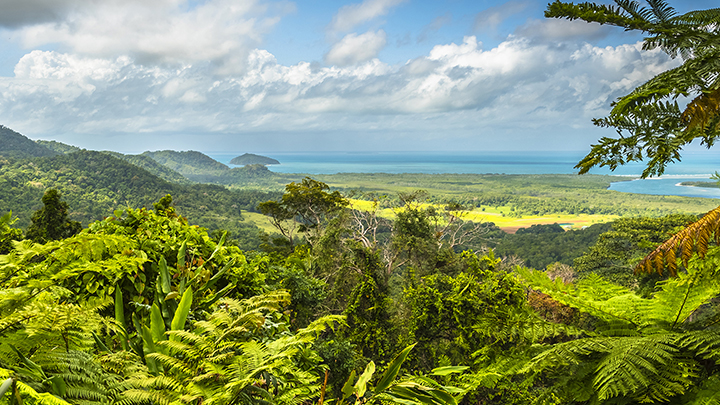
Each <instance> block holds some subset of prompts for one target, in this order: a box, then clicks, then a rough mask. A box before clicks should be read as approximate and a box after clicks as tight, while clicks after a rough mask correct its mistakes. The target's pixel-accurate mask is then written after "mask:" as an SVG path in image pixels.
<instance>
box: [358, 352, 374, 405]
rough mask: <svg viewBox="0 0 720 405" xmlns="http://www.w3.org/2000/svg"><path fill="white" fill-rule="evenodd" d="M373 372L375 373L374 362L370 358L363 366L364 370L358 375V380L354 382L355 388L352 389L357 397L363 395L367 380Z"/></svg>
mask: <svg viewBox="0 0 720 405" xmlns="http://www.w3.org/2000/svg"><path fill="white" fill-rule="evenodd" d="M373 374H375V363H374V362H373V361H372V360H370V362H369V363H368V364H367V366H365V371H363V373H362V374H360V377H358V380H357V382H356V383H355V388H354V389H353V391H354V392H355V395H357V397H358V399H360V398H362V397H363V396H365V391H367V383H368V381H370V379H371V378H372V376H373Z"/></svg>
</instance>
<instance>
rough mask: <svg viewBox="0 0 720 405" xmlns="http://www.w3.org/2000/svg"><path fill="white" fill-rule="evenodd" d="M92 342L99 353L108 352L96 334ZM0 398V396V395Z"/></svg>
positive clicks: (93, 333)
mask: <svg viewBox="0 0 720 405" xmlns="http://www.w3.org/2000/svg"><path fill="white" fill-rule="evenodd" d="M92 337H93V340H95V345H96V346H97V347H98V350H99V351H101V352H107V353H109V352H110V349H108V347H107V346H106V345H105V343H104V342H103V341H102V340H101V339H100V337H99V336H98V335H97V333H95V332H92ZM0 396H1V395H0Z"/></svg>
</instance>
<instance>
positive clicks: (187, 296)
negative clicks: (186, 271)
mask: <svg viewBox="0 0 720 405" xmlns="http://www.w3.org/2000/svg"><path fill="white" fill-rule="evenodd" d="M192 299H193V291H192V287H188V288H187V290H185V292H184V293H183V295H182V298H181V299H180V304H178V307H177V310H176V311H175V315H174V316H173V319H172V322H171V323H170V329H171V330H181V329H184V328H185V321H186V320H187V316H188V313H190V305H192ZM170 340H174V339H172V336H171V339H170Z"/></svg>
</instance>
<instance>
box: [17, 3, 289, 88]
mask: <svg viewBox="0 0 720 405" xmlns="http://www.w3.org/2000/svg"><path fill="white" fill-rule="evenodd" d="M32 1H34V2H37V3H43V1H42V0H32ZM81 3H85V4H81ZM60 4H61V5H63V4H64V5H65V7H64V8H63V7H60V6H58V8H57V9H58V10H60V9H63V10H65V13H64V15H63V17H62V18H60V19H58V20H57V21H49V22H45V23H40V24H33V25H28V26H25V27H22V28H21V29H20V30H19V31H18V36H19V37H20V38H21V40H22V43H23V46H25V47H26V48H36V47H38V46H41V45H45V44H59V45H60V46H61V48H62V49H66V50H68V51H69V52H72V53H77V54H81V55H88V56H94V57H104V58H108V57H117V56H119V55H127V56H130V57H132V58H133V59H134V60H135V61H136V62H139V63H144V64H162V63H173V64H187V63H195V62H199V61H203V62H204V61H210V62H211V63H212V64H213V66H214V73H217V74H236V73H240V72H242V71H243V70H244V68H245V58H246V56H247V54H248V53H249V52H250V51H251V50H252V49H254V48H255V47H257V46H258V44H259V43H260V42H261V40H262V37H263V35H264V34H265V33H266V32H267V31H268V30H269V29H270V28H271V27H272V26H273V24H275V23H276V22H277V18H278V17H277V16H272V15H267V14H268V11H267V7H266V6H265V5H262V4H260V3H259V2H258V1H257V0H208V1H206V2H203V3H200V4H198V5H195V6H193V7H191V6H190V4H189V3H188V2H187V0H159V1H140V0H127V1H125V0H106V1H90V0H75V1H71V0H63V1H61V2H60ZM79 5H82V7H80V6H79Z"/></svg>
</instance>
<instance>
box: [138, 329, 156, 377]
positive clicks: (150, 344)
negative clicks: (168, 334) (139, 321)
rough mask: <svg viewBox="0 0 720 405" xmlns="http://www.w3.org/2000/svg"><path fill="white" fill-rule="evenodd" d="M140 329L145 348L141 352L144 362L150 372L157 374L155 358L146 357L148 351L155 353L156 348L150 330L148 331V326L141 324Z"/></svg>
mask: <svg viewBox="0 0 720 405" xmlns="http://www.w3.org/2000/svg"><path fill="white" fill-rule="evenodd" d="M141 329H142V339H143V342H144V343H145V350H143V353H145V363H146V364H147V366H148V369H150V372H151V373H153V374H157V372H158V368H157V364H156V363H155V359H152V358H149V357H147V355H148V354H150V353H155V352H156V351H157V350H156V348H155V342H154V341H153V336H152V332H151V331H150V328H148V327H147V326H145V325H142V326H141Z"/></svg>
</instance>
